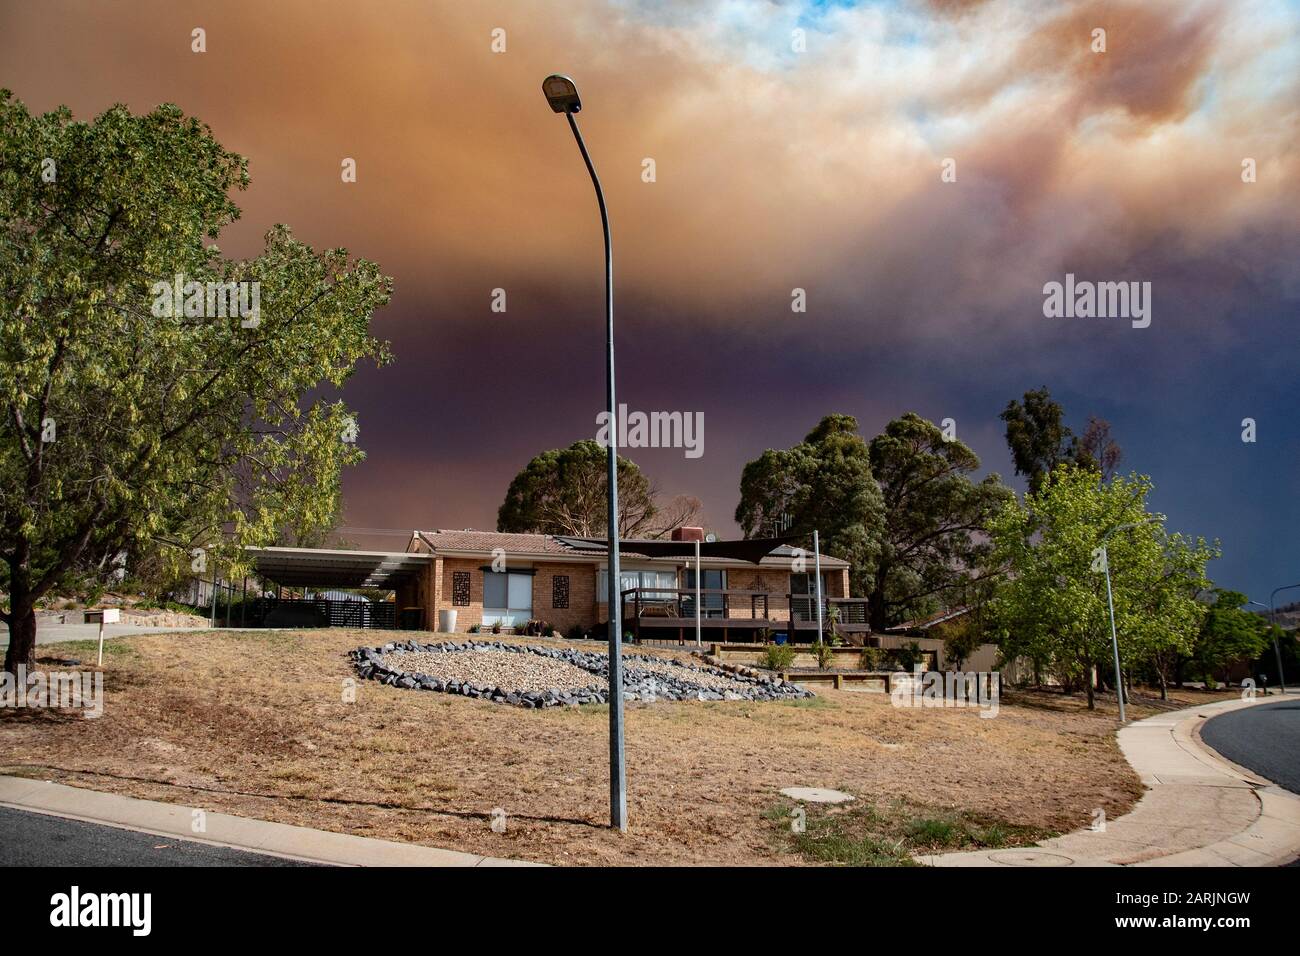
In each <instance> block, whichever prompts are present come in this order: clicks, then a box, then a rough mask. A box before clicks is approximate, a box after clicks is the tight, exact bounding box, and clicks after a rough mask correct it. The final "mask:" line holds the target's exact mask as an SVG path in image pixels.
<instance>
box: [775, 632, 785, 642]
mask: <svg viewBox="0 0 1300 956" xmlns="http://www.w3.org/2000/svg"><path fill="white" fill-rule="evenodd" d="M775 637H776V642H777V643H778V644H784V643H785V641H786V633H785V631H777V632H776V635H775Z"/></svg>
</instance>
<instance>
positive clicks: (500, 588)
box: [483, 571, 533, 627]
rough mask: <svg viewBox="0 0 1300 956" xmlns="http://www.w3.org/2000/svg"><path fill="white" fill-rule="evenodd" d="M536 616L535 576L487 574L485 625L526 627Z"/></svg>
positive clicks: (484, 607) (484, 604)
mask: <svg viewBox="0 0 1300 956" xmlns="http://www.w3.org/2000/svg"><path fill="white" fill-rule="evenodd" d="M532 616H533V575H532V573H531V572H529V573H528V574H516V573H514V572H513V571H484V572H483V623H484V624H486V625H489V626H491V625H493V624H500V625H501V626H502V627H515V626H518V625H523V624H524V623H526V622H527V621H528V620H529V619H530V618H531V617H532Z"/></svg>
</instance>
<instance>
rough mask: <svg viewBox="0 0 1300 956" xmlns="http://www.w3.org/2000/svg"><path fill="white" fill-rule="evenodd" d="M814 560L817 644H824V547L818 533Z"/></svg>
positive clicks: (814, 541)
mask: <svg viewBox="0 0 1300 956" xmlns="http://www.w3.org/2000/svg"><path fill="white" fill-rule="evenodd" d="M813 558H814V565H815V567H816V570H817V643H818V644H820V643H821V642H822V546H821V539H820V538H818V536H817V532H816V531H814V532H813Z"/></svg>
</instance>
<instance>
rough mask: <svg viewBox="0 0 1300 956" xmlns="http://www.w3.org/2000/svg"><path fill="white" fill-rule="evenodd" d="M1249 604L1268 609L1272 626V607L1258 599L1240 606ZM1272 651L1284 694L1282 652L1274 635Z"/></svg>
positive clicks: (1265, 690)
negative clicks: (1275, 656) (1275, 657)
mask: <svg viewBox="0 0 1300 956" xmlns="http://www.w3.org/2000/svg"><path fill="white" fill-rule="evenodd" d="M1273 593H1274V594H1276V593H1277V592H1276V591H1274V592H1273ZM1250 604H1253V605H1255V607H1262V608H1263V609H1264V610H1265V611H1268V623H1269V627H1270V628H1272V626H1273V609H1272V608H1271V607H1269V606H1268V605H1267V604H1261V603H1260V602H1259V601H1247V602H1246V603H1245V604H1243V605H1242V607H1246V606H1247V605H1250ZM1273 653H1274V654H1276V655H1277V668H1278V671H1277V676H1278V678H1279V681H1280V683H1281V685H1282V693H1284V694H1285V693H1286V680H1285V679H1284V678H1283V677H1282V652H1281V651H1279V650H1278V649H1277V638H1276V637H1275V638H1273ZM1264 692H1265V693H1267V692H1268V685H1267V684H1265V685H1264Z"/></svg>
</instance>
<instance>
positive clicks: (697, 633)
mask: <svg viewBox="0 0 1300 956" xmlns="http://www.w3.org/2000/svg"><path fill="white" fill-rule="evenodd" d="M701 643H702V641H701V638H700V542H699V539H696V541H695V646H696V647H699V646H700V644H701Z"/></svg>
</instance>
